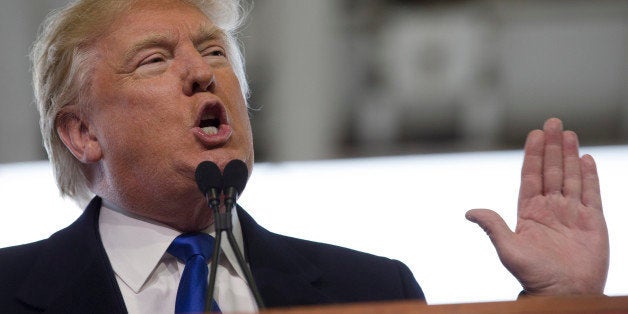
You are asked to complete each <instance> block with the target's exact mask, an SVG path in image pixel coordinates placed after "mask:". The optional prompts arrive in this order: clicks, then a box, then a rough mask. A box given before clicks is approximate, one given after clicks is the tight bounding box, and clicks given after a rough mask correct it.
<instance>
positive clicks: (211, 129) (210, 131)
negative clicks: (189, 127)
mask: <svg viewBox="0 0 628 314" xmlns="http://www.w3.org/2000/svg"><path fill="white" fill-rule="evenodd" d="M202 130H203V132H205V133H206V134H207V135H214V134H218V128H217V127H215V126H206V127H204V128H202Z"/></svg>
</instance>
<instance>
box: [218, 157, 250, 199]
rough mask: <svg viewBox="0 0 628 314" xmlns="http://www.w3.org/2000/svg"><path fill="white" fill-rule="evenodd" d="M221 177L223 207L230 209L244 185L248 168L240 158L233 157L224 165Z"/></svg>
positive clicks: (247, 176)
mask: <svg viewBox="0 0 628 314" xmlns="http://www.w3.org/2000/svg"><path fill="white" fill-rule="evenodd" d="M223 178H224V180H223V189H224V190H223V192H224V194H225V207H226V208H227V211H230V210H231V209H232V208H233V206H234V205H235V202H236V199H237V198H238V196H239V195H240V193H242V191H243V190H244V187H245V186H246V181H247V180H248V178H249V169H248V168H247V167H246V164H245V163H244V162H243V161H242V160H239V159H234V160H232V161H230V162H229V163H227V165H226V166H225V170H224V172H223Z"/></svg>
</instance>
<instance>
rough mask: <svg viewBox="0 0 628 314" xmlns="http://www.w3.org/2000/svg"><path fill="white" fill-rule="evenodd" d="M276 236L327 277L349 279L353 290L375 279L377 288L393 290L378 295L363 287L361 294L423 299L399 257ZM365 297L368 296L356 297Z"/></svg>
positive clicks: (378, 297)
mask: <svg viewBox="0 0 628 314" xmlns="http://www.w3.org/2000/svg"><path fill="white" fill-rule="evenodd" d="M278 236H279V237H281V238H282V239H283V240H284V241H285V243H286V244H287V245H288V246H290V247H291V248H292V249H294V250H295V251H297V252H299V254H301V255H302V256H303V257H305V258H306V259H307V260H309V261H310V262H312V263H313V264H315V265H316V266H317V267H318V268H320V269H321V270H323V273H325V277H326V278H327V279H328V280H341V281H343V282H346V283H350V285H351V286H352V287H353V288H352V289H353V291H355V290H356V289H357V290H360V289H365V290H366V289H367V287H370V286H373V284H374V283H375V285H374V286H375V287H376V288H377V290H378V291H381V292H394V294H393V295H394V297H389V295H381V296H377V295H376V294H377V293H379V292H373V291H372V290H371V291H365V292H364V295H368V296H369V298H371V299H381V300H386V299H407V298H410V299H421V300H424V299H425V296H424V294H423V291H422V289H421V287H420V286H419V284H418V283H417V281H416V279H415V278H414V275H413V274H412V272H411V271H410V269H409V268H408V267H407V266H406V265H405V264H404V263H402V262H400V261H398V260H395V259H390V258H387V257H383V256H377V255H374V254H370V253H365V252H360V251H357V250H353V249H349V248H345V247H341V246H337V245H332V244H327V243H321V242H314V241H309V240H303V239H297V238H292V237H287V236H283V235H278ZM357 287H360V288H357ZM347 289H348V287H347ZM338 293H342V292H338ZM366 300H369V299H365V300H358V301H366Z"/></svg>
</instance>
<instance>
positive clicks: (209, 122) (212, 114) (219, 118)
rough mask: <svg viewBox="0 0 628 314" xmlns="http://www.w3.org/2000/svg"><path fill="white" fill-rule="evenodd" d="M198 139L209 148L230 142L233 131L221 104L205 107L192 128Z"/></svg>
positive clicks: (211, 104) (209, 104)
mask: <svg viewBox="0 0 628 314" xmlns="http://www.w3.org/2000/svg"><path fill="white" fill-rule="evenodd" d="M192 132H193V133H194V134H195V136H196V138H197V139H198V140H199V141H200V142H201V143H203V145H205V146H206V147H208V148H213V147H216V146H220V145H224V144H225V143H227V141H229V138H230V137H231V134H232V132H233V130H232V129H231V126H230V125H229V119H228V118H227V113H226V111H225V108H224V107H223V106H222V104H221V103H219V102H213V103H207V104H205V105H203V107H202V108H201V109H200V112H199V114H198V116H197V120H196V126H195V127H193V128H192Z"/></svg>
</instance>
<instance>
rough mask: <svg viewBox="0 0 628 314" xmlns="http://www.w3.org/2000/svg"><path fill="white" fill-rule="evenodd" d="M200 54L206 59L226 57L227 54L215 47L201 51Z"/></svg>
mask: <svg viewBox="0 0 628 314" xmlns="http://www.w3.org/2000/svg"><path fill="white" fill-rule="evenodd" d="M202 54H203V56H207V57H226V56H227V54H226V53H225V50H224V49H222V48H221V47H217V46H214V47H209V48H207V49H205V50H203V51H202Z"/></svg>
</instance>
